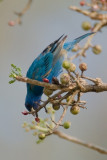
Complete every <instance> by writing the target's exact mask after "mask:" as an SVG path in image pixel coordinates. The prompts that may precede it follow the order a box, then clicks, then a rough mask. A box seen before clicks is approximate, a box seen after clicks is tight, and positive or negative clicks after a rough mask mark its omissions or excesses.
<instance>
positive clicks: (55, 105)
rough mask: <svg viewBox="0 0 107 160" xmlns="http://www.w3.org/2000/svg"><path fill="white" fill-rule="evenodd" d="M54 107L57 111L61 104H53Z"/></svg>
mask: <svg viewBox="0 0 107 160" xmlns="http://www.w3.org/2000/svg"><path fill="white" fill-rule="evenodd" d="M52 107H53V109H54V110H56V111H57V110H59V109H60V104H58V103H56V104H53V106H52Z"/></svg>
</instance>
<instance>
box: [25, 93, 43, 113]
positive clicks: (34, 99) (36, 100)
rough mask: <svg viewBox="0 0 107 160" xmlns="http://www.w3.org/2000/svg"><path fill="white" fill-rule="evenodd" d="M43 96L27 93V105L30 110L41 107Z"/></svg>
mask: <svg viewBox="0 0 107 160" xmlns="http://www.w3.org/2000/svg"><path fill="white" fill-rule="evenodd" d="M40 100H41V96H35V95H31V94H27V95H26V99H25V107H26V109H27V110H28V111H32V110H36V109H37V108H38V107H39V104H40Z"/></svg>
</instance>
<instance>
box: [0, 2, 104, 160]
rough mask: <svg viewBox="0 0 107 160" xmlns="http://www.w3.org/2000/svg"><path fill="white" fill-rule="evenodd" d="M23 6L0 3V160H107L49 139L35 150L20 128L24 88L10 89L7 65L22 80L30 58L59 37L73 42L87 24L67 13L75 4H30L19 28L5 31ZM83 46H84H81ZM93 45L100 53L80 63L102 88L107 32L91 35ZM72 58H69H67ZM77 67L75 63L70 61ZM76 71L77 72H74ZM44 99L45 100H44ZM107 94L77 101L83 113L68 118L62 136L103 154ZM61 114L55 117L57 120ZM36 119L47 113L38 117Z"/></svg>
mask: <svg viewBox="0 0 107 160" xmlns="http://www.w3.org/2000/svg"><path fill="white" fill-rule="evenodd" d="M27 2H28V0H3V1H2V2H1V3H0V21H1V23H0V159H2V160H6V159H8V160H14V159H15V160H19V159H24V160H29V159H30V160H33V159H40V160H50V159H51V160H55V159H59V160H65V159H68V160H69V159H74V160H83V159H85V160H90V159H92V160H106V159H107V156H106V155H102V154H99V153H98V152H96V151H93V150H90V149H87V148H84V147H81V146H79V145H76V144H73V143H70V142H67V141H65V140H62V139H59V138H58V137H56V136H54V135H52V136H50V137H48V138H46V140H45V141H44V142H43V143H40V144H39V145H37V144H36V139H35V137H33V136H32V133H31V132H29V133H26V132H25V131H24V129H23V128H22V127H21V125H22V123H23V122H24V121H27V122H29V121H31V120H32V119H33V117H32V116H23V115H22V114H21V112H22V111H23V110H25V107H24V100H25V95H26V84H25V83H22V82H16V83H14V84H13V85H9V84H8V81H9V73H10V71H11V67H10V64H11V63H13V64H15V65H17V66H19V67H21V68H22V73H23V75H24V76H25V75H26V72H27V69H28V68H29V66H30V64H31V63H32V61H33V60H34V59H35V57H36V56H37V55H38V54H39V53H40V52H41V51H42V50H43V49H44V48H45V47H46V46H47V45H48V44H50V43H51V42H52V41H54V40H55V39H57V38H58V37H59V36H60V35H62V34H63V33H65V34H67V35H68V40H73V39H74V38H77V37H78V36H80V35H82V34H85V33H86V32H85V31H83V30H82V29H81V23H82V21H85V20H88V21H90V22H91V23H93V22H92V21H91V20H90V19H88V18H87V17H85V16H82V15H80V14H78V13H76V12H73V11H71V10H69V9H68V7H69V6H70V5H79V0H76V1H75V0H54V1H50V0H45V1H44V0H34V1H33V3H32V5H31V7H30V9H29V10H28V11H27V12H26V14H25V15H24V16H23V17H22V25H16V26H14V27H10V26H9V25H8V21H9V20H14V19H16V18H17V16H16V15H15V14H14V11H17V12H20V11H21V10H22V9H23V8H24V7H25V5H26V3H27ZM85 41H86V39H85V40H83V41H82V42H81V44H84V43H85ZM93 44H101V46H102V48H103V51H102V53H101V54H100V55H98V56H97V55H94V54H93V53H92V51H91V50H89V51H88V52H87V57H86V58H85V59H83V61H84V62H86V63H87V64H88V71H87V72H86V75H88V76H89V77H100V78H102V80H103V81H104V82H106V83H107V71H106V68H107V28H103V30H102V32H99V33H97V34H96V35H95V37H94V39H93ZM71 54H74V53H71ZM74 62H75V63H76V65H77V66H78V65H79V60H78V59H76V60H75V61H74ZM77 68H78V67H77ZM43 98H44V97H43ZM106 98H107V93H106V92H105V93H87V94H85V95H84V96H83V97H82V99H83V100H86V101H87V108H88V109H87V110H82V109H81V112H80V114H79V115H77V116H73V115H71V114H70V113H69V112H68V114H67V116H66V117H65V120H70V121H71V128H70V129H69V130H67V131H65V130H64V131H65V132H66V133H68V134H70V135H72V136H75V137H78V138H80V139H83V140H85V141H87V142H92V143H95V144H97V145H100V146H102V147H105V148H107V102H106V100H107V99H106ZM59 114H61V112H60V111H58V112H57V114H56V115H59ZM39 116H40V117H46V116H47V115H46V113H45V112H44V110H43V111H40V112H39Z"/></svg>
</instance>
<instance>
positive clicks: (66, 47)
mask: <svg viewBox="0 0 107 160" xmlns="http://www.w3.org/2000/svg"><path fill="white" fill-rule="evenodd" d="M94 33H95V32H91V33H87V34H84V35H82V36H80V37H78V38H76V39H74V40H73V41H72V42H67V43H65V44H64V46H63V48H64V49H65V50H67V51H71V50H72V49H73V47H74V45H75V44H77V43H79V42H80V41H81V40H82V39H84V38H86V37H88V36H90V35H92V34H94Z"/></svg>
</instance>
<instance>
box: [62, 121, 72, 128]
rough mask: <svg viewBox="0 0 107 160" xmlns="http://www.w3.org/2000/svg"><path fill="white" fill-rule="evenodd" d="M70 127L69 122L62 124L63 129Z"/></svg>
mask: <svg viewBox="0 0 107 160" xmlns="http://www.w3.org/2000/svg"><path fill="white" fill-rule="evenodd" d="M70 126H71V122H69V121H66V122H64V124H63V127H64V128H65V129H68V128H70Z"/></svg>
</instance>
